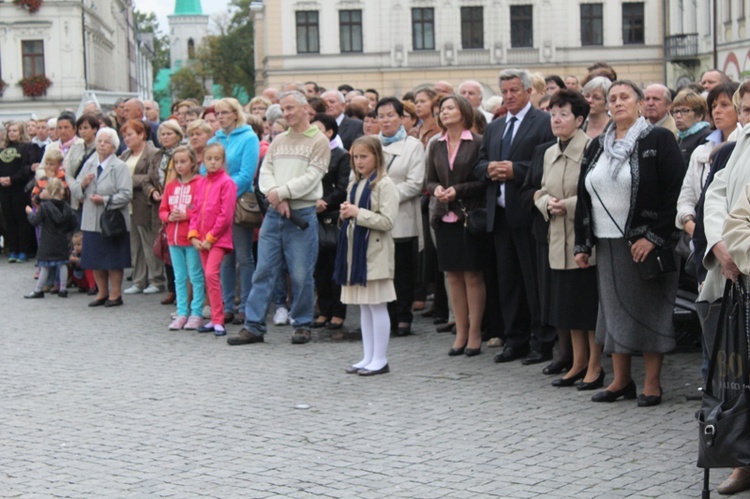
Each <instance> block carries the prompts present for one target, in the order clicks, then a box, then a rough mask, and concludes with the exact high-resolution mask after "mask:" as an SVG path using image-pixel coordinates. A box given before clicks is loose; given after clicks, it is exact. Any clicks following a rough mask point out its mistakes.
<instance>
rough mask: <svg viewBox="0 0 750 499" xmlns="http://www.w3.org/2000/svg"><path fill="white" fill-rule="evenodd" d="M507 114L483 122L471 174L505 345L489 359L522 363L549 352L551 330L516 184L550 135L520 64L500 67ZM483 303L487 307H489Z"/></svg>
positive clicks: (552, 337) (546, 118) (547, 356)
mask: <svg viewBox="0 0 750 499" xmlns="http://www.w3.org/2000/svg"><path fill="white" fill-rule="evenodd" d="M500 89H501V92H502V96H503V104H504V105H505V107H506V108H507V109H508V114H507V115H506V116H505V118H503V119H499V120H495V121H493V122H492V123H490V124H489V125H487V128H485V132H484V138H483V140H482V148H481V149H480V151H479V160H478V162H477V164H476V166H475V167H474V175H475V176H476V177H477V178H478V179H485V180H487V182H488V185H487V232H491V233H492V235H493V240H494V243H495V258H496V260H497V282H498V287H499V300H500V309H501V311H502V317H503V324H504V328H505V348H504V350H503V351H502V353H499V354H497V355H496V356H495V362H509V361H512V360H515V359H518V358H522V357H524V364H536V363H539V362H543V361H545V360H548V359H550V358H552V346H553V344H554V340H555V333H554V331H553V330H551V329H550V328H545V327H543V326H542V323H541V309H540V305H539V292H538V287H537V277H536V255H535V249H536V248H535V244H536V243H535V241H534V239H533V236H532V233H531V225H532V221H533V212H532V211H531V209H528V207H526V208H525V207H524V206H523V204H522V203H521V187H522V185H523V182H524V179H525V178H526V173H527V172H528V170H529V166H530V164H531V157H532V155H533V153H534V148H535V147H536V146H538V145H540V144H543V143H545V142H549V141H551V140H554V139H555V137H554V135H553V134H552V128H551V127H550V119H549V115H548V114H547V113H545V112H542V111H539V110H537V109H534V108H533V107H532V106H531V101H530V95H531V78H530V76H529V72H528V71H526V70H518V69H506V70H504V71H502V72H501V73H500ZM490 306H491V305H490V303H488V308H489V307H490Z"/></svg>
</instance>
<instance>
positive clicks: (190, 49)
mask: <svg viewBox="0 0 750 499" xmlns="http://www.w3.org/2000/svg"><path fill="white" fill-rule="evenodd" d="M188 59H190V60H193V59H195V41H193V39H192V38H190V39H189V40H188Z"/></svg>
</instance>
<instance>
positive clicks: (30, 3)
mask: <svg viewBox="0 0 750 499" xmlns="http://www.w3.org/2000/svg"><path fill="white" fill-rule="evenodd" d="M13 3H14V4H16V5H18V6H19V7H21V8H22V9H26V10H28V11H29V12H31V13H32V14H33V13H34V12H36V11H38V10H39V8H40V7H41V6H42V0H13Z"/></svg>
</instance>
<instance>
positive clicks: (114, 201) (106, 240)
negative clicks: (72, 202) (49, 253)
mask: <svg viewBox="0 0 750 499" xmlns="http://www.w3.org/2000/svg"><path fill="white" fill-rule="evenodd" d="M118 147H120V139H119V137H118V136H117V132H116V131H115V130H113V129H111V128H101V129H99V131H98V132H97V133H96V154H94V155H93V156H92V157H91V158H89V160H88V161H87V162H86V164H84V165H83V168H81V171H80V173H79V174H78V176H77V177H76V179H75V180H74V181H73V183H72V184H71V185H70V192H71V196H72V197H73V198H74V199H77V200H78V201H80V202H81V204H82V205H83V217H82V219H81V230H82V231H83V255H82V256H81V266H82V267H83V268H84V269H91V270H93V271H94V279H95V280H96V286H97V289H98V291H99V292H98V294H97V295H96V298H95V299H94V301H92V302H91V303H89V307H99V306H102V305H103V306H105V307H116V306H118V305H122V276H123V269H125V267H130V234H129V233H130V213H129V212H128V211H129V206H130V201H131V200H132V198H133V180H132V177H131V175H130V170H129V169H128V165H127V164H125V162H124V161H122V160H120V159H118V158H117V156H116V155H115V151H117V148H118ZM105 210H118V211H119V212H120V213H121V214H122V216H123V219H124V222H125V227H126V228H127V231H126V232H125V233H124V234H121V235H118V236H112V237H107V236H105V235H104V234H102V227H101V217H102V214H103V213H104V211H105Z"/></svg>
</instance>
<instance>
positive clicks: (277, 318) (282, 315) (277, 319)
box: [273, 307, 289, 326]
mask: <svg viewBox="0 0 750 499" xmlns="http://www.w3.org/2000/svg"><path fill="white" fill-rule="evenodd" d="M273 323H274V325H275V326H284V325H286V324H289V310H287V309H286V307H279V308H277V309H276V313H275V314H273Z"/></svg>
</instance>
